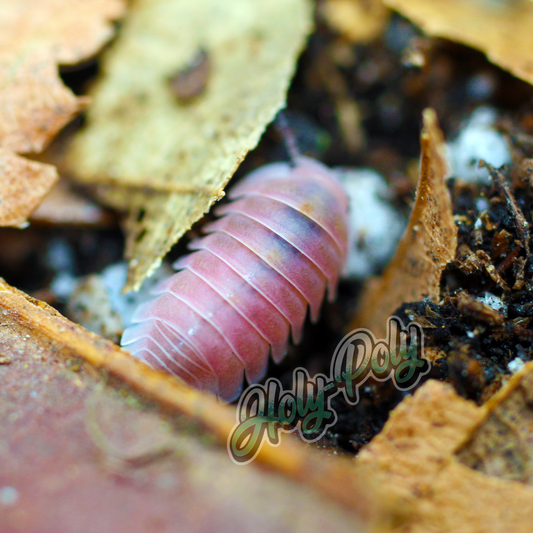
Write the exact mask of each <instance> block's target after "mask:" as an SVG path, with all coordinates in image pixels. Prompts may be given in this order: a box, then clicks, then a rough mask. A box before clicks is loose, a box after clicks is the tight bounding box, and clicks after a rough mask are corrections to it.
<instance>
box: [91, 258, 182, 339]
mask: <svg viewBox="0 0 533 533" xmlns="http://www.w3.org/2000/svg"><path fill="white" fill-rule="evenodd" d="M173 273H174V271H173V270H172V268H171V267H170V266H169V265H168V264H167V263H163V264H162V265H161V266H160V267H159V268H158V269H157V270H156V271H155V272H154V273H153V274H152V275H151V276H150V277H149V278H147V279H146V280H144V282H143V284H142V287H141V288H140V290H139V291H138V292H129V293H127V294H123V293H122V288H123V287H124V285H125V284H126V277H127V275H128V264H127V263H123V262H121V263H115V264H113V265H109V266H108V267H107V268H105V269H104V270H103V271H102V273H101V274H100V276H101V279H102V282H103V284H104V286H105V288H106V289H107V292H108V294H109V300H110V304H111V308H112V309H113V311H115V313H117V314H118V315H119V316H120V317H121V318H122V324H123V326H124V328H126V327H128V326H129V325H130V323H131V317H132V316H133V313H134V312H135V310H136V309H137V307H138V306H139V305H140V304H141V303H143V302H146V301H148V300H150V299H152V298H153V295H151V294H150V291H151V290H152V289H153V288H154V286H155V285H156V284H157V283H159V282H160V281H161V280H163V279H166V278H168V277H169V276H171V275H172V274H173Z"/></svg>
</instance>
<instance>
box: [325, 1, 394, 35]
mask: <svg viewBox="0 0 533 533" xmlns="http://www.w3.org/2000/svg"><path fill="white" fill-rule="evenodd" d="M320 12H321V14H322V15H323V17H324V18H325V19H326V21H327V23H328V25H329V26H330V27H331V28H333V29H334V30H336V31H338V32H339V33H341V34H342V35H344V36H345V37H346V38H347V39H349V40H350V41H352V42H354V43H367V42H369V41H371V40H372V39H375V38H376V37H379V35H381V33H382V32H383V30H384V29H385V27H386V26H387V23H388V21H389V16H390V11H389V10H388V9H387V8H386V7H385V5H384V4H383V1H382V0H326V1H325V2H323V3H322V4H320Z"/></svg>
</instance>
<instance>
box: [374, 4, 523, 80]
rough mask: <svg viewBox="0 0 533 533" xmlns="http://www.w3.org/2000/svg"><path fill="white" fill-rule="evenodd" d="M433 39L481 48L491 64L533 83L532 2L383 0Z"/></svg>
mask: <svg viewBox="0 0 533 533" xmlns="http://www.w3.org/2000/svg"><path fill="white" fill-rule="evenodd" d="M383 1H384V2H385V4H387V5H388V6H389V7H390V8H391V9H394V10H396V11H399V12H400V13H401V14H402V15H404V16H405V17H408V18H410V19H411V20H412V21H413V22H414V23H415V24H418V25H419V26H420V27H421V28H422V29H423V30H424V31H425V32H426V33H428V34H429V35H435V36H437V37H444V38H446V39H450V40H452V41H457V42H459V43H463V44H466V45H468V46H471V47H473V48H477V49H478V50H481V51H482V52H483V53H485V54H486V55H487V57H488V59H489V60H490V61H492V62H493V63H496V64H497V65H498V66H500V67H502V68H504V69H506V70H508V71H509V72H511V73H512V74H514V75H515V76H518V77H519V78H522V79H523V80H525V81H527V82H529V83H533V57H532V54H531V50H532V49H533V33H532V32H531V28H532V26H533V4H532V3H531V0H513V1H510V2H508V1H503V2H499V1H498V2H493V1H478V0H383Z"/></svg>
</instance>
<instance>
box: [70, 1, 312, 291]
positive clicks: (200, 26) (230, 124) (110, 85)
mask: <svg viewBox="0 0 533 533" xmlns="http://www.w3.org/2000/svg"><path fill="white" fill-rule="evenodd" d="M311 11H312V6H311V3H310V2H309V1H308V0H270V1H269V2H249V1H248V0H234V1H232V2H220V1H218V0H198V1H195V2H190V0H140V1H138V2H136V3H135V4H134V6H133V7H132V11H131V16H130V17H129V19H128V20H127V21H126V23H125V25H124V27H123V28H122V29H121V35H120V37H119V39H118V41H117V43H116V45H115V46H114V47H113V49H112V50H110V52H109V53H108V55H107V57H106V58H105V61H104V66H103V71H104V74H103V77H102V79H101V82H100V84H99V85H98V86H97V87H96V88H95V90H94V92H93V94H92V96H93V97H94V104H93V105H92V106H91V108H90V109H89V116H88V124H89V125H88V127H87V128H86V130H85V131H83V132H81V134H80V135H79V136H78V137H77V139H75V142H74V146H73V149H72V153H71V157H70V162H71V168H72V171H73V173H74V174H76V175H77V176H78V179H79V180H80V181H82V182H83V183H92V184H100V187H99V188H98V193H99V196H100V197H101V198H102V200H103V201H105V202H107V203H108V204H110V205H112V206H113V207H116V208H120V209H128V210H129V213H130V214H129V217H128V219H127V222H126V233H127V242H126V258H127V259H128V260H129V261H130V273H129V279H128V283H127V288H128V289H132V288H138V287H139V286H140V284H141V282H142V281H143V279H144V278H145V277H146V276H147V275H150V274H151V273H152V272H153V271H154V270H155V268H156V267H157V266H158V265H159V264H160V262H161V259H162V258H163V257H164V255H165V254H166V253H167V252H168V250H169V249H170V247H171V246H172V245H173V244H174V243H175V242H176V241H177V240H178V239H179V238H180V237H181V235H183V233H184V232H185V231H187V230H188V229H189V228H190V227H191V225H192V224H193V223H194V222H195V221H196V220H198V219H199V218H200V217H201V216H202V215H203V214H204V213H206V212H207V211H208V210H209V208H210V207H211V205H212V204H213V202H215V201H216V200H218V199H220V198H221V197H222V196H223V195H224V187H225V185H226V184H227V182H228V180H229V179H230V177H231V176H232V174H233V173H234V171H235V169H236V168H237V167H238V165H239V164H240V162H241V161H242V159H243V158H244V156H245V155H246V153H247V152H248V150H250V149H251V148H253V147H254V146H255V145H256V144H257V142H258V140H259V137H260V136H261V134H262V132H263V130H264V129H265V127H266V125H267V124H268V123H269V122H270V121H271V120H272V119H273V118H274V116H275V114H276V113H277V111H278V110H279V109H280V108H281V107H282V106H283V104H284V102H285V94H286V91H287V88H288V85H289V82H290V79H291V77H292V74H293V72H294V68H295V64H296V59H297V57H298V55H299V53H300V51H301V49H302V47H303V45H304V41H305V37H306V36H307V34H308V33H309V31H310V29H311V18H312V14H311ZM199 50H203V51H204V52H205V54H206V56H205V57H206V60H208V61H209V65H210V68H209V77H208V79H207V80H204V81H203V82H204V83H205V90H204V91H203V93H202V94H200V95H198V96H197V97H196V98H195V99H194V100H193V101H191V102H186V103H183V102H181V101H180V100H179V99H178V98H177V96H176V94H174V92H173V90H172V84H171V83H170V81H169V80H170V79H176V74H177V73H179V72H183V71H184V69H186V68H187V66H188V65H189V64H190V62H191V61H192V60H193V59H194V58H196V57H197V56H198V52H199ZM140 73H142V75H141V74H140Z"/></svg>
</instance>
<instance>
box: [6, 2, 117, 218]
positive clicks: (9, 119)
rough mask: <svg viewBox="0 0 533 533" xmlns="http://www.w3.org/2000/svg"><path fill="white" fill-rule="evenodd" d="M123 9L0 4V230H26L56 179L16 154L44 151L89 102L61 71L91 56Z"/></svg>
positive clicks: (98, 4) (94, 5)
mask: <svg viewBox="0 0 533 533" xmlns="http://www.w3.org/2000/svg"><path fill="white" fill-rule="evenodd" d="M124 8H125V4H124V0H42V1H40V2H34V1H32V0H20V1H17V2H13V1H11V0H0V80H2V82H1V83H0V147H1V149H2V150H1V152H0V186H1V187H2V202H1V203H0V225H2V226H20V225H22V224H23V223H24V222H25V221H26V218H27V217H28V215H29V214H30V213H31V211H32V210H33V209H34V208H35V207H36V206H37V205H38V203H39V201H40V200H41V199H42V197H43V196H44V195H45V194H46V193H47V192H48V191H49V190H50V188H51V186H52V185H53V183H54V182H55V181H56V179H57V174H56V172H55V169H53V168H52V167H50V166H48V165H42V164H39V163H30V162H26V161H24V160H22V159H20V158H17V157H16V156H15V155H14V154H15V153H28V152H39V151H41V150H42V149H43V148H44V147H45V146H46V145H47V144H48V143H49V142H50V140H51V139H52V138H53V137H54V135H55V134H56V133H57V132H58V131H59V130H60V129H61V128H62V127H63V126H64V125H65V124H66V123H67V122H68V121H69V120H71V119H72V117H73V116H75V115H76V114H77V113H78V112H79V111H80V110H81V109H83V108H84V107H85V105H86V104H87V102H88V100H87V99H86V98H77V97H76V96H74V94H73V93H72V92H71V91H70V90H69V89H67V88H66V87H65V86H64V85H63V83H62V81H61V79H60V78H59V73H58V69H57V66H58V64H74V63H77V62H79V61H80V60H82V59H85V58H87V57H89V56H90V55H92V54H94V53H95V52H96V51H97V50H98V48H99V47H100V46H101V45H102V44H103V43H104V42H105V41H106V40H108V39H109V38H110V37H111V35H112V32H113V28H112V26H111V24H110V21H111V20H112V19H115V18H117V17H119V16H120V15H121V14H122V12H123V11H124Z"/></svg>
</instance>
